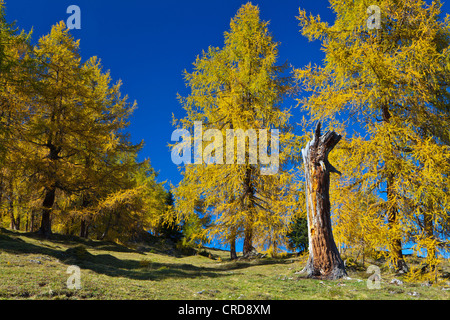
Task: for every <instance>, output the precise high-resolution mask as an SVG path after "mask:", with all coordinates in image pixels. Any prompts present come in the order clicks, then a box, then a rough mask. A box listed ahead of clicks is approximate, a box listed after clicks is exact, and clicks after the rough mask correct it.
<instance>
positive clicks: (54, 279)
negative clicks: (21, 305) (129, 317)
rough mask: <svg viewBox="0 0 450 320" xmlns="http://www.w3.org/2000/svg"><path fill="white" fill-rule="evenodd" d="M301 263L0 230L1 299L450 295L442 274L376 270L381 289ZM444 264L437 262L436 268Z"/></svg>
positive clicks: (361, 275) (357, 276) (356, 275)
mask: <svg viewBox="0 0 450 320" xmlns="http://www.w3.org/2000/svg"><path fill="white" fill-rule="evenodd" d="M416 259H417V258H416ZM305 263H306V257H296V256H291V257H285V258H283V259H273V258H262V259H256V260H251V261H230V260H229V252H227V251H221V250H216V249H207V248H205V249H203V250H201V251H200V254H196V255H190V256H181V255H179V254H177V252H175V251H174V250H173V249H170V248H169V247H168V246H166V247H164V245H161V243H159V244H158V246H156V245H155V246H152V245H148V244H147V245H145V244H135V245H133V246H124V245H119V244H116V243H112V242H102V241H93V240H84V239H80V238H77V237H65V236H54V237H53V239H52V240H43V239H41V238H39V237H37V236H36V235H33V234H26V233H20V232H12V231H8V230H5V229H0V299H39V300H41V299H95V300H98V299H105V300H107V299H126V300H129V299H133V300H136V299H158V300H159V299H161V300H179V299H183V300H205V299H207V300H211V299H220V300H240V299H243V300H280V299H282V300H292V299H294V300H298V299H302V300H303V299H396V300H398V299H412V300H417V299H433V300H434V299H439V300H440V299H443V300H449V299H450V279H448V278H447V279H445V278H439V279H438V280H439V281H438V283H437V284H432V285H426V284H424V283H406V282H405V281H403V280H402V277H401V276H398V275H395V274H392V273H389V272H388V271H385V270H384V269H381V278H382V279H381V283H380V289H369V288H368V285H367V278H368V277H369V276H371V274H368V273H366V271H365V269H360V270H359V271H352V270H347V271H348V275H349V278H347V279H345V280H338V281H327V280H315V279H307V278H305V277H304V276H303V275H301V274H299V272H298V271H300V270H301V269H302V268H303V266H304V265H305ZM70 265H77V266H78V267H80V269H81V274H80V281H81V289H78V290H77V289H68V287H67V280H68V278H69V277H70V276H71V275H70V274H67V268H68V267H69V266H70ZM449 265H450V263H449V262H448V261H446V262H445V263H444V264H443V267H441V272H443V274H445V272H448V271H450V267H449ZM367 267H368V264H366V269H367ZM442 268H443V269H442ZM444 269H445V270H444ZM447 274H448V273H447ZM393 279H397V280H401V281H403V283H401V284H395V283H391V282H392V280H393Z"/></svg>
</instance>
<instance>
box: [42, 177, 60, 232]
mask: <svg viewBox="0 0 450 320" xmlns="http://www.w3.org/2000/svg"><path fill="white" fill-rule="evenodd" d="M55 193H56V187H55V186H52V187H50V188H49V189H47V190H46V192H45V198H44V202H43V203H42V207H43V209H42V219H41V228H40V229H39V234H40V235H42V236H45V237H48V236H50V235H51V234H52V227H51V221H50V213H51V211H52V207H53V204H54V203H55Z"/></svg>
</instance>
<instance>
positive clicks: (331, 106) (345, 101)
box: [296, 0, 450, 272]
mask: <svg viewBox="0 0 450 320" xmlns="http://www.w3.org/2000/svg"><path fill="white" fill-rule="evenodd" d="M330 4H331V9H332V10H333V11H334V12H335V14H336V20H335V21H334V24H333V25H330V24H329V23H327V22H324V21H321V19H320V17H319V16H313V15H309V16H308V15H307V14H306V12H305V11H304V10H301V9H300V15H299V16H298V20H299V21H300V26H301V32H302V34H303V35H305V36H307V37H308V38H309V39H310V40H320V41H321V42H322V49H323V51H324V52H325V59H324V62H323V65H322V66H311V65H309V66H306V67H305V68H302V69H298V70H296V78H297V80H298V81H299V85H300V86H301V87H302V89H303V90H304V92H305V96H304V98H302V99H300V103H301V105H302V106H303V107H304V108H305V109H306V110H308V111H310V112H311V114H312V119H313V120H314V121H316V120H319V119H322V120H324V119H328V120H329V121H330V123H335V121H339V122H340V123H341V125H342V132H343V131H344V130H346V131H348V132H347V134H348V136H347V137H346V139H345V140H344V141H343V142H342V143H341V144H340V146H338V148H337V150H336V152H335V153H334V155H333V158H332V159H333V161H334V162H335V163H339V168H340V170H341V171H342V177H341V178H339V180H338V181H337V184H338V185H339V188H337V189H336V192H333V194H332V196H331V198H332V199H333V200H332V201H333V202H335V209H336V210H335V213H336V215H337V221H344V220H347V221H348V219H346V218H345V217H342V216H343V215H348V214H350V213H351V212H352V210H348V208H349V205H350V206H351V207H352V208H364V210H360V211H359V212H358V214H360V215H361V216H362V217H361V218H360V219H357V220H354V221H355V222H357V223H359V224H360V226H361V224H362V225H363V226H364V229H365V230H366V231H367V234H365V236H364V239H365V241H366V243H368V244H370V246H372V248H377V249H378V250H386V249H387V257H388V258H389V261H390V263H391V265H393V266H394V268H395V269H396V270H398V271H403V272H404V271H406V270H407V269H408V267H407V266H406V263H405V261H404V258H403V255H402V248H403V244H404V243H405V242H406V241H411V240H412V241H414V242H415V243H416V244H417V248H421V247H422V248H426V250H427V253H428V261H429V262H430V263H431V264H435V263H436V260H435V258H436V257H435V255H436V252H437V248H438V246H440V245H445V243H446V238H445V237H442V234H441V236H440V235H439V233H438V230H442V229H446V228H447V230H448V227H446V226H448V212H449V192H448V190H449V189H448V186H449V177H448V172H449V170H448V166H449V163H450V161H449V159H450V158H449V155H450V154H449V145H450V144H449V141H450V130H449V127H448V123H449V120H450V112H449V111H450V110H449V105H450V104H449V91H448V87H449V84H450V82H449V80H450V79H449V74H450V73H449V66H450V65H449V51H448V45H449V40H450V38H449V35H450V34H449V24H448V22H449V18H448V17H446V18H445V21H443V20H442V19H441V18H440V7H441V4H440V3H439V1H433V2H432V3H431V4H427V3H426V2H425V1H396V0H382V1H377V3H376V6H377V7H373V6H372V7H371V8H368V4H367V2H366V1H358V0H355V1H351V2H349V1H343V0H333V1H330ZM376 12H379V13H380V14H379V15H378V14H377V13H376ZM374 19H375V20H374ZM351 130H356V132H355V133H354V134H353V135H352V136H350V132H351ZM343 134H344V133H343ZM349 193H357V194H358V195H355V196H353V195H352V196H349ZM368 195H370V201H368V202H366V203H365V204H361V203H353V204H352V203H349V200H354V201H356V202H359V201H361V200H363V199H364V198H365V197H366V196H368ZM353 211H354V210H353ZM349 227H350V226H349ZM349 231H350V230H349ZM344 233H345V232H342V230H341V232H340V234H344ZM411 235H414V236H412V238H411Z"/></svg>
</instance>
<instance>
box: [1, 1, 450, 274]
mask: <svg viewBox="0 0 450 320" xmlns="http://www.w3.org/2000/svg"><path fill="white" fill-rule="evenodd" d="M376 5H377V6H378V8H379V9H380V13H381V14H379V15H372V16H371V15H370V14H368V9H367V8H368V4H367V2H366V1H353V2H350V1H344V0H332V1H330V10H332V11H333V12H334V13H335V16H336V19H335V21H334V24H329V23H328V22H325V21H323V20H321V17H320V16H315V15H312V14H310V13H309V12H307V11H306V10H304V9H302V8H300V9H299V11H298V12H297V13H293V14H297V17H296V19H297V22H298V26H299V27H298V29H299V31H300V33H299V35H298V36H299V37H306V38H307V39H308V40H309V41H310V42H318V43H319V44H320V46H321V50H322V51H323V52H324V54H325V59H324V60H323V63H322V64H321V65H315V64H309V65H305V66H296V67H294V66H292V65H291V64H290V63H280V61H279V59H278V56H279V46H280V44H279V43H278V42H276V40H275V39H276V34H275V35H273V34H272V33H271V31H270V24H269V22H267V21H264V20H262V19H261V16H260V9H259V7H258V6H256V5H253V4H252V3H247V4H244V5H242V7H241V8H240V9H239V10H238V12H237V13H236V15H235V16H234V17H230V18H232V19H231V22H230V27H229V29H228V30H224V34H223V46H221V47H215V46H210V47H209V48H208V50H204V51H203V52H202V53H201V54H199V55H198V56H197V58H196V60H195V61H193V65H192V66H191V67H189V66H186V71H184V75H183V76H184V81H185V84H186V87H187V88H188V90H189V94H187V95H184V94H179V95H178V101H179V107H180V109H182V110H183V113H184V117H181V118H177V117H175V116H174V117H173V123H172V127H173V130H183V132H185V133H186V134H185V135H186V136H189V139H186V142H189V143H190V142H193V144H192V145H191V144H189V145H188V146H187V147H186V146H184V148H183V150H181V149H177V150H178V151H180V152H184V153H186V152H189V153H191V152H192V150H191V148H192V149H194V153H195V154H194V158H195V157H197V156H199V157H200V163H196V162H194V161H192V163H183V164H182V163H177V164H173V165H174V166H176V165H178V167H179V170H180V172H181V175H182V179H181V182H180V183H179V184H178V185H170V188H169V187H168V185H167V184H166V183H165V182H161V181H158V174H157V168H156V169H155V168H153V166H152V164H151V161H150V159H147V160H144V161H140V160H139V158H140V157H139V154H140V152H141V150H142V148H143V145H144V143H147V141H145V142H144V141H142V142H141V143H139V144H134V143H132V139H131V137H130V133H129V132H128V130H127V128H128V126H129V124H130V119H131V117H132V115H133V112H134V111H135V110H136V108H137V107H138V104H137V102H133V101H131V99H130V98H129V97H128V96H127V95H126V94H124V93H123V92H122V91H123V90H122V83H121V81H114V80H113V79H112V77H111V74H110V71H107V70H104V68H103V66H102V62H101V59H100V58H99V57H95V56H94V57H90V58H87V59H86V57H81V54H80V41H79V40H76V39H75V38H74V37H73V35H72V34H71V31H70V30H69V29H68V28H67V26H66V24H65V23H64V22H60V23H57V24H55V25H54V26H53V27H52V28H51V31H50V33H49V34H48V35H45V36H43V37H41V38H40V39H38V40H37V41H36V42H35V41H34V39H33V38H32V36H33V35H32V33H31V32H30V33H27V32H25V31H22V30H21V29H20V28H19V27H18V26H16V25H15V24H12V23H9V22H7V20H8V19H7V18H6V16H5V7H4V5H2V6H1V7H0V10H1V17H0V18H1V19H0V81H1V85H0V227H2V228H7V229H10V230H14V231H20V232H29V233H35V234H36V235H39V236H41V237H42V238H43V239H51V238H52V236H53V235H55V234H62V235H72V236H79V237H81V238H85V239H94V240H108V241H115V242H116V243H128V242H133V241H134V242H136V241H142V240H145V239H146V238H147V237H148V235H149V234H150V235H152V236H154V237H157V238H161V239H169V240H170V241H172V242H173V243H174V244H176V246H177V248H196V249H199V248H202V247H203V246H206V245H208V244H211V243H214V244H216V245H220V246H223V247H225V248H227V250H229V257H230V259H231V260H233V259H237V258H238V257H239V256H240V254H239V253H240V252H238V249H237V244H239V243H242V256H243V257H247V258H251V257H252V255H258V254H264V255H267V256H270V257H280V256H283V254H286V252H300V253H302V254H308V247H309V251H310V252H311V242H312V241H311V237H313V236H314V232H317V230H315V229H314V228H312V227H311V223H312V222H311V221H313V219H312V218H311V217H310V216H309V215H310V213H309V212H308V210H307V208H308V205H309V206H310V207H311V203H309V198H308V196H307V195H308V194H309V192H310V191H311V190H312V189H314V188H316V189H314V190H317V188H318V187H317V185H314V184H312V186H311V184H309V183H308V179H309V178H310V176H309V173H308V172H309V169H310V168H309V167H308V166H306V163H305V159H306V158H305V155H304V154H302V149H305V148H306V147H307V145H308V146H313V145H314V141H316V142H317V141H318V139H319V138H320V139H322V138H323V137H330V136H333V134H335V135H336V136H333V137H337V136H339V138H338V139H337V138H336V140H337V141H336V143H335V144H334V145H333V146H332V147H331V148H330V150H327V151H326V152H325V160H323V161H322V160H321V162H317V163H315V164H314V168H315V169H314V168H312V169H311V170H313V173H311V174H312V175H314V174H315V173H314V172H315V171H314V170H318V169H317V168H322V169H323V170H324V171H325V169H327V177H328V178H329V186H328V187H329V194H328V193H327V197H328V196H329V202H328V204H329V208H326V207H327V206H326V203H325V209H327V210H328V213H329V214H328V215H329V216H330V214H331V217H330V219H331V225H332V238H333V237H334V242H335V245H334V246H335V247H336V249H337V250H338V251H339V252H340V253H341V254H344V253H345V255H346V257H352V258H353V259H354V260H361V259H362V261H364V259H368V258H372V259H378V258H383V259H384V261H385V264H386V265H387V266H388V267H389V268H391V269H393V270H395V271H396V272H401V273H404V274H408V277H410V278H420V279H424V278H425V279H435V271H436V269H437V268H439V266H440V264H441V263H442V262H443V261H445V259H448V255H449V251H450V250H449V249H450V239H449V237H450V127H449V123H450V90H449V89H450V27H449V22H450V16H448V15H446V16H445V17H444V18H443V17H442V16H443V13H442V12H441V3H440V2H439V1H432V2H430V3H429V2H427V1H412V0H408V1H397V0H380V1H377V2H376ZM369 12H370V10H369ZM12 18H14V17H12ZM377 19H379V21H378V20H377ZM374 26H375V27H374ZM199 52H200V51H199ZM287 98H291V99H292V98H293V99H295V101H296V103H297V104H296V105H295V106H293V107H292V108H291V106H287V105H286V104H285V103H284V102H285V100H286V99H287ZM300 111H301V112H303V113H304V114H306V115H307V116H305V117H303V119H302V121H301V122H300V123H298V122H297V121H294V120H293V115H294V112H297V113H298V112H300ZM196 123H201V124H202V130H203V132H204V133H205V134H202V133H200V134H199V132H196V127H195V124H196ZM318 124H319V125H318ZM320 126H321V127H322V133H323V134H324V135H322V136H321V132H320ZM315 128H316V129H315ZM236 129H242V130H243V131H247V132H248V131H249V130H254V132H257V133H259V134H255V135H254V141H253V142H255V143H256V145H258V146H259V147H258V151H259V153H258V155H259V156H260V158H261V155H263V154H264V155H265V157H266V158H267V157H268V156H269V154H272V155H273V154H274V152H277V153H278V154H277V156H278V158H277V161H278V162H277V163H278V168H277V169H278V170H277V171H276V173H275V174H264V168H266V164H267V163H268V161H263V160H267V159H259V161H256V160H255V159H253V158H252V154H251V153H249V152H248V151H246V152H245V153H244V152H241V153H240V155H241V159H240V160H241V161H232V163H230V161H227V160H229V158H227V156H229V154H228V153H227V152H228V151H230V150H232V151H233V152H232V157H233V159H236V160H238V159H237V157H238V154H239V153H238V152H234V146H230V145H226V147H225V148H223V147H222V148H221V149H220V150H219V148H217V144H216V143H217V142H218V141H220V142H221V143H223V142H224V141H225V140H226V139H225V138H226V137H227V130H236ZM208 130H214V131H213V133H214V134H211V135H206V132H208ZM274 130H277V131H276V132H277V133H278V135H277V137H276V138H277V139H276V140H274V139H273V138H274V137H273V136H272V135H273V134H274V132H275V131H274ZM315 130H316V131H315ZM261 132H264V133H265V134H261ZM327 132H328V134H327ZM198 136H200V138H201V139H203V141H204V143H203V144H198V141H197V140H196V139H195V137H198ZM191 138H193V140H191ZM248 138H249V139H248V142H246V140H245V138H244V142H243V144H241V145H237V147H236V148H237V151H239V147H240V148H241V149H240V150H241V151H242V149H245V150H247V149H246V147H248V148H250V146H251V144H252V140H251V139H250V137H248ZM155 139H166V140H169V139H170V137H155ZM323 139H325V138H323ZM188 140H189V141H188ZM226 141H227V143H228V140H226ZM268 141H269V142H270V143H268ZM274 141H277V142H278V143H279V146H278V145H275V143H274ZM176 142H177V141H174V140H172V144H170V145H168V148H167V153H168V155H169V157H168V159H170V152H171V148H172V149H173V148H175V146H176ZM308 142H312V144H308ZM337 142H339V143H337ZM199 146H200V147H199ZM222 146H223V145H222ZM333 147H334V149H333ZM199 148H200V149H199ZM261 149H264V152H265V153H264V152H262V151H261ZM331 149H333V151H331ZM255 150H256V149H255ZM219 151H220V152H219ZM330 151H331V152H330ZM226 153H227V154H226ZM328 153H329V154H328ZM205 155H206V156H209V157H215V160H216V161H215V162H214V163H203V162H202V158H203V161H205V160H204V159H205V157H206V156H205ZM202 156H203V157H202ZM150 157H151V155H150ZM327 157H329V159H328V158H327ZM219 160H220V161H219ZM328 160H329V161H328ZM331 164H332V165H331ZM305 169H306V170H305ZM311 188H312V189H311ZM319 189H320V186H319ZM327 190H328V188H327ZM314 209H315V207H314ZM308 238H309V240H310V241H309V242H308ZM334 242H333V243H334ZM405 249H412V250H413V252H414V253H415V254H417V255H420V256H421V257H423V258H424V259H425V265H423V266H421V267H416V266H409V265H408V264H407V262H406V260H405V258H404V253H403V251H404V250H405ZM339 259H340V258H339ZM363 264H364V262H363ZM341 276H343V274H342V275H340V277H341Z"/></svg>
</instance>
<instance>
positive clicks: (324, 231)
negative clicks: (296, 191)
mask: <svg viewBox="0 0 450 320" xmlns="http://www.w3.org/2000/svg"><path fill="white" fill-rule="evenodd" d="M320 128H321V123H320V122H319V123H318V124H317V127H316V130H315V133H314V137H313V139H312V140H311V141H310V142H308V144H307V145H306V147H305V148H304V149H302V156H303V162H304V166H305V178H306V211H307V218H308V238H309V258H308V262H307V265H306V267H305V269H304V271H306V273H307V275H308V277H312V278H316V277H317V278H321V279H339V278H342V277H344V276H347V273H346V271H345V266H344V262H343V261H342V259H341V256H340V254H339V251H338V249H337V247H336V243H335V242H334V238H333V232H332V226H331V218H330V193H329V188H330V173H331V172H335V173H338V174H341V173H340V172H339V171H338V170H337V169H336V168H334V167H333V166H332V165H331V164H330V163H329V161H328V154H329V152H330V151H331V150H333V148H334V147H335V146H336V145H337V144H338V142H339V141H340V140H341V138H342V137H341V135H339V134H337V133H336V132H334V131H332V132H330V131H329V132H327V133H325V134H324V135H321V133H320Z"/></svg>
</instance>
